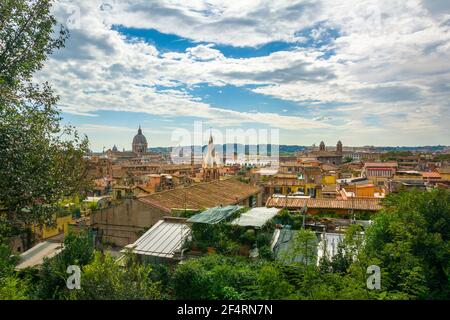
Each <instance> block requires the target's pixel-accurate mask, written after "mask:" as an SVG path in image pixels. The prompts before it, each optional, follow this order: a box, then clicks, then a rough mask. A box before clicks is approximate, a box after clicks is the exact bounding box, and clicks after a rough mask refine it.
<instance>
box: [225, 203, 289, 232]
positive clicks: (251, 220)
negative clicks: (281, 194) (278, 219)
mask: <svg viewBox="0 0 450 320" xmlns="http://www.w3.org/2000/svg"><path fill="white" fill-rule="evenodd" d="M280 211H281V209H278V208H266V207H260V208H253V209H251V210H249V211H247V212H244V213H243V214H241V216H240V217H239V218H236V219H235V220H233V222H231V224H234V225H238V226H242V227H256V228H261V227H262V226H264V225H265V224H266V223H267V221H269V220H270V219H272V218H273V217H275V216H276V215H277V214H278V212H280Z"/></svg>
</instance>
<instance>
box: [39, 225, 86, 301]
mask: <svg viewBox="0 0 450 320" xmlns="http://www.w3.org/2000/svg"><path fill="white" fill-rule="evenodd" d="M93 254H94V248H93V243H92V240H91V239H90V238H89V235H88V234H87V233H81V234H73V233H69V234H68V235H67V236H66V237H65V238H64V249H63V250H62V251H61V252H60V253H59V254H58V255H57V256H55V257H53V258H51V259H45V260H44V264H43V265H42V271H41V276H40V279H39V285H38V288H37V291H38V292H37V296H38V297H39V298H41V299H67V298H68V296H69V294H70V293H69V290H68V289H67V287H66V280H67V277H68V276H69V275H68V274H67V267H68V266H70V265H76V266H79V267H80V268H81V267H82V266H84V265H87V264H89V263H90V262H91V261H92V259H93Z"/></svg>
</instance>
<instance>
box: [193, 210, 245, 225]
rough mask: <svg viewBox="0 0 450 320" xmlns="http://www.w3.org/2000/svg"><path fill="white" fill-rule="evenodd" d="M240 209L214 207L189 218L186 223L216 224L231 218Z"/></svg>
mask: <svg viewBox="0 0 450 320" xmlns="http://www.w3.org/2000/svg"><path fill="white" fill-rule="evenodd" d="M242 208H243V207H242V206H226V207H220V206H219V207H214V208H211V209H208V210H206V211H203V212H201V213H199V214H196V215H195V216H192V217H190V218H189V219H188V222H190V223H207V224H216V223H219V222H221V221H223V220H225V219H227V218H229V217H231V216H232V215H233V214H234V213H236V211H238V210H240V209H242Z"/></svg>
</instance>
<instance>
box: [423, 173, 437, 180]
mask: <svg viewBox="0 0 450 320" xmlns="http://www.w3.org/2000/svg"><path fill="white" fill-rule="evenodd" d="M422 177H424V178H438V179H439V178H441V175H440V174H439V173H438V172H422Z"/></svg>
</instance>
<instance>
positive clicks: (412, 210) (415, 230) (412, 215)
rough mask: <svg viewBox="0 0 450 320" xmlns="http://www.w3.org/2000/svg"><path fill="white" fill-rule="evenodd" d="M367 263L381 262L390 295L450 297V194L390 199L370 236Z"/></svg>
mask: <svg viewBox="0 0 450 320" xmlns="http://www.w3.org/2000/svg"><path fill="white" fill-rule="evenodd" d="M366 242H367V244H366V246H365V250H364V255H365V258H366V259H377V260H379V261H380V265H379V266H380V268H381V270H382V271H384V274H383V285H384V286H385V288H386V290H388V291H399V292H403V293H405V294H407V295H409V296H411V297H415V298H421V299H423V298H430V299H434V298H436V299H449V298H450V282H449V276H450V191H448V190H438V189H436V190H433V191H431V192H420V191H412V192H404V193H399V194H395V195H391V196H389V197H388V198H387V199H386V201H385V209H384V210H383V211H382V212H380V214H379V215H377V216H376V218H375V219H374V224H373V225H372V226H371V227H370V228H369V229H368V231H367V240H366Z"/></svg>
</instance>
